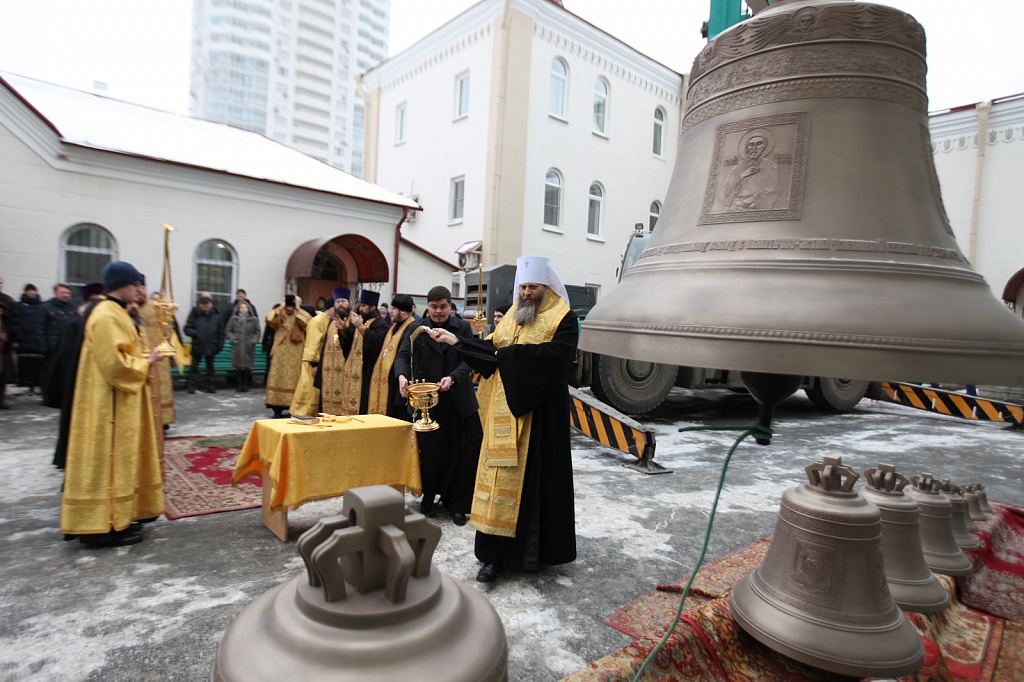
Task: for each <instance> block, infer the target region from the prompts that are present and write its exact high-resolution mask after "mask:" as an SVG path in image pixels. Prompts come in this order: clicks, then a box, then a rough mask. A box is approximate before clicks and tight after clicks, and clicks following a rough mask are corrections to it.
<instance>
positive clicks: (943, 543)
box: [907, 474, 974, 576]
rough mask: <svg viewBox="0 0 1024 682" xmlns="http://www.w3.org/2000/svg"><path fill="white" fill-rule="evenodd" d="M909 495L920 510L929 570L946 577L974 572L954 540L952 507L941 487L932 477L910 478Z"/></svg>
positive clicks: (969, 561) (923, 549)
mask: <svg viewBox="0 0 1024 682" xmlns="http://www.w3.org/2000/svg"><path fill="white" fill-rule="evenodd" d="M910 481H911V483H912V484H913V487H911V488H907V493H908V494H909V495H910V497H912V498H913V499H914V500H916V501H917V504H918V505H919V506H920V508H921V552H922V554H923V555H924V562H925V563H926V564H927V565H928V568H930V569H932V570H933V571H934V572H936V573H942V574H943V575H953V576H956V575H968V574H970V573H973V572H974V567H973V566H972V564H971V560H970V559H969V558H967V555H966V554H964V553H963V551H962V550H961V549H960V546H959V545H958V544H957V543H956V539H955V538H954V537H953V526H952V515H953V510H952V507H953V505H952V503H951V502H950V501H949V498H948V497H946V496H945V495H943V494H942V492H940V491H939V487H940V486H941V484H940V483H939V482H938V481H936V480H935V479H934V478H933V477H932V475H931V474H921V475H920V476H912V477H911V478H910Z"/></svg>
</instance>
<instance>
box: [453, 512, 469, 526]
mask: <svg viewBox="0 0 1024 682" xmlns="http://www.w3.org/2000/svg"><path fill="white" fill-rule="evenodd" d="M452 523H454V524H455V525H456V526H465V525H466V515H465V514H460V513H459V512H453V513H452Z"/></svg>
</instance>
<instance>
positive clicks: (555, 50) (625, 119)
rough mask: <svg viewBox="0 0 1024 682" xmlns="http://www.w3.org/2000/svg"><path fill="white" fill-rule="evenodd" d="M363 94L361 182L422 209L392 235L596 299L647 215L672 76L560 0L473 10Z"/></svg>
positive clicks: (669, 137)
mask: <svg viewBox="0 0 1024 682" xmlns="http://www.w3.org/2000/svg"><path fill="white" fill-rule="evenodd" d="M362 85H363V89H364V91H365V93H366V102H367V136H366V140H367V142H366V144H367V155H368V156H367V165H366V178H367V179H369V180H371V181H373V182H377V183H381V184H383V185H385V186H387V187H389V188H391V189H392V190H394V191H397V192H401V193H403V194H405V195H406V196H410V197H412V198H414V199H416V201H418V202H419V203H420V204H421V205H422V206H423V208H424V210H423V212H422V213H420V214H417V215H416V217H415V222H411V223H407V224H406V225H405V227H404V228H403V229H402V234H403V237H404V238H406V239H408V240H410V241H412V242H415V243H417V244H419V245H421V246H422V247H424V248H426V249H428V250H430V251H432V252H434V253H436V254H441V255H442V256H450V255H451V254H455V253H456V252H457V251H458V252H460V253H461V255H462V256H463V258H462V262H464V263H465V264H466V265H467V266H472V265H473V264H475V263H476V262H477V261H478V259H480V260H481V261H482V263H483V264H484V265H485V266H491V265H501V264H505V263H514V262H515V259H516V258H517V257H519V256H520V255H523V254H533V255H540V256H547V257H549V258H552V259H553V260H554V262H555V263H556V266H557V268H558V271H559V273H560V275H561V277H562V279H563V280H564V281H565V282H566V283H567V284H574V285H582V286H588V287H592V288H594V289H596V290H597V291H598V293H599V292H600V289H602V288H605V287H610V286H612V285H613V284H614V283H615V281H616V270H617V266H618V262H619V258H620V256H621V253H622V250H623V247H624V244H625V241H626V238H627V237H628V235H629V234H630V233H631V232H632V231H633V229H634V225H635V224H637V223H642V224H643V225H644V226H645V229H650V228H651V227H652V226H653V225H654V223H655V222H656V220H657V215H658V213H659V212H660V209H661V206H662V204H663V202H664V199H665V192H666V190H667V187H668V183H669V179H670V176H671V174H672V170H673V167H674V165H675V161H676V152H677V150H676V143H677V140H678V129H679V119H680V112H681V108H682V93H683V87H684V77H683V76H682V75H680V74H678V73H676V72H674V71H672V70H671V69H669V68H667V67H665V66H663V65H661V64H659V63H657V62H655V61H653V60H651V59H649V58H648V57H645V56H644V55H642V54H640V53H638V52H637V51H636V50H634V49H632V48H630V47H629V46H628V45H625V44H624V43H622V42H621V41H619V40H617V39H616V38H614V37H613V36H610V35H608V34H607V33H604V32H603V31H601V30H599V29H597V28H595V27H594V26H592V25H590V24H588V23H587V22H585V21H584V20H582V19H580V18H579V17H577V16H575V15H574V14H572V13H570V12H568V11H567V10H565V9H564V8H562V7H561V4H560V3H558V2H551V1H550V0H484V1H483V2H480V3H478V4H477V5H475V6H473V7H472V8H471V9H469V10H467V11H466V12H464V13H463V14H461V15H460V16H458V17H457V18H455V19H454V20H452V21H451V22H449V23H448V24H446V25H445V26H443V27H441V28H440V29H438V30H437V31H435V32H434V33H432V34H430V35H429V36H427V37H426V38H424V39H422V40H421V41H420V42H418V43H416V44H415V45H413V46H412V47H411V48H409V49H408V50H406V51H404V52H402V53H400V54H398V55H396V56H395V57H392V58H391V59H389V60H388V61H386V62H384V63H383V64H381V65H380V66H378V67H376V68H374V69H372V70H371V71H370V72H369V73H367V74H365V75H364V76H363V78H362ZM652 293H653V292H652ZM469 304H470V301H467V306H469Z"/></svg>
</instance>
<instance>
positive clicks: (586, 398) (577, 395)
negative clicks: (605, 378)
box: [569, 386, 672, 474]
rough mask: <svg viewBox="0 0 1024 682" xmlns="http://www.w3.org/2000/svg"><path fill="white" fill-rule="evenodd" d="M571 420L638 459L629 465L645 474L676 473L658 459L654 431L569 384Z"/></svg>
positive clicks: (627, 465) (586, 431) (585, 434)
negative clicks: (658, 461) (655, 459)
mask: <svg viewBox="0 0 1024 682" xmlns="http://www.w3.org/2000/svg"><path fill="white" fill-rule="evenodd" d="M569 397H570V398H571V400H572V404H571V405H570V406H569V422H570V423H571V424H572V427H573V428H574V429H576V430H577V431H579V432H580V433H582V434H583V435H584V436H588V437H590V438H593V439H594V440H596V441H597V442H598V443H601V444H602V445H605V446H607V447H610V448H612V449H615V450H618V451H619V452H624V453H626V454H627V455H633V456H634V457H636V458H637V461H636V462H634V463H630V464H626V465H625V466H626V467H629V468H630V469H635V470H637V471H640V472H642V473H645V474H668V473H672V472H671V470H670V469H666V468H665V467H663V466H661V465H660V464H658V463H656V462H655V461H654V445H655V441H654V431H652V430H651V429H646V428H644V427H643V426H641V425H640V424H638V423H637V422H635V421H633V420H632V419H630V418H629V417H627V416H626V415H624V414H622V413H621V412H618V411H616V410H615V409H613V408H611V407H609V406H608V405H605V404H604V403H602V402H601V401H600V400H598V399H597V398H595V397H593V396H592V395H588V394H586V393H584V392H583V391H580V390H579V389H576V388H573V387H571V386H570V387H569Z"/></svg>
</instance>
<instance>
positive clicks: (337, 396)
mask: <svg viewBox="0 0 1024 682" xmlns="http://www.w3.org/2000/svg"><path fill="white" fill-rule="evenodd" d="M344 394H345V351H343V350H342V349H341V342H340V341H339V340H338V332H337V328H336V327H330V328H328V330H327V343H326V344H325V345H324V353H323V358H322V359H321V360H320V404H321V405H322V407H323V411H324V412H326V413H327V414H342V411H341V410H342V402H341V401H342V398H343V397H344Z"/></svg>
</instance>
